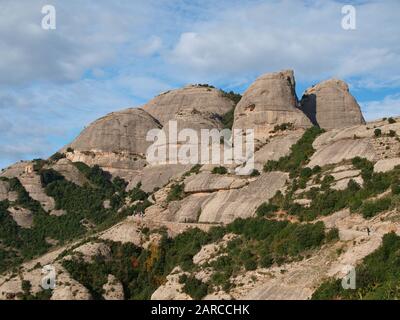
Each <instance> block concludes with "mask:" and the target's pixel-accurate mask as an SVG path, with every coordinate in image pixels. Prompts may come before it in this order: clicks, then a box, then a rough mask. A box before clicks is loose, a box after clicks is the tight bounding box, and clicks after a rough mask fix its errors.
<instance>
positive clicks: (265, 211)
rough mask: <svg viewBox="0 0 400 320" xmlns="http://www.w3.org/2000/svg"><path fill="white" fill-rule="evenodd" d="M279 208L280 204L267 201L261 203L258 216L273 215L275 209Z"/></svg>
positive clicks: (257, 211)
mask: <svg viewBox="0 0 400 320" xmlns="http://www.w3.org/2000/svg"><path fill="white" fill-rule="evenodd" d="M278 209H279V207H278V206H276V205H274V204H272V203H266V202H264V203H263V204H261V205H260V206H259V207H258V208H257V210H256V213H257V216H259V217H264V216H266V217H270V216H271V215H273V214H274V213H275V211H277V210H278Z"/></svg>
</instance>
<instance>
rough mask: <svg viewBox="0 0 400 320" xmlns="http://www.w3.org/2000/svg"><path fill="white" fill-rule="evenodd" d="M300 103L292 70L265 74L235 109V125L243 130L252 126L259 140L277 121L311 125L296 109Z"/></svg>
mask: <svg viewBox="0 0 400 320" xmlns="http://www.w3.org/2000/svg"><path fill="white" fill-rule="evenodd" d="M297 104H298V101H297V97H296V92H295V80H294V75H293V71H292V70H285V71H281V72H276V73H269V74H265V75H263V76H261V77H259V78H258V79H257V80H256V81H255V82H254V83H253V84H252V85H251V86H250V87H249V88H248V89H247V90H246V92H245V93H244V94H243V97H242V99H241V100H240V101H239V103H238V105H237V106H236V109H235V120H234V124H233V127H234V128H235V129H243V130H244V129H248V128H252V129H254V130H255V137H256V138H257V139H262V138H265V137H267V136H269V135H270V132H271V131H272V130H273V129H274V127H275V125H277V124H282V123H292V124H293V125H294V127H295V128H299V127H300V128H307V127H311V126H312V124H311V122H310V120H309V119H308V118H307V116H306V115H305V114H304V113H303V112H302V111H301V110H300V109H298V108H297Z"/></svg>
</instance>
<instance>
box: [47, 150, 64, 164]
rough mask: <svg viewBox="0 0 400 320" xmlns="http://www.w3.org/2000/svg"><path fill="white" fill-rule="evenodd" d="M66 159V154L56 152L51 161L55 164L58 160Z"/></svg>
mask: <svg viewBox="0 0 400 320" xmlns="http://www.w3.org/2000/svg"><path fill="white" fill-rule="evenodd" d="M64 158H65V154H63V153H60V152H56V153H55V154H53V155H52V156H51V157H50V160H51V161H53V162H57V161H58V160H61V159H64Z"/></svg>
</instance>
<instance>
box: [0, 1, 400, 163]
mask: <svg viewBox="0 0 400 320" xmlns="http://www.w3.org/2000/svg"><path fill="white" fill-rule="evenodd" d="M48 4H50V5H53V6H54V7H55V8H56V29H55V30H44V29H42V27H41V22H42V18H43V17H44V15H43V14H42V13H41V10H42V7H43V6H44V5H48ZM344 4H352V5H353V6H354V7H355V9H356V29H355V30H344V29H343V28H342V26H341V21H342V18H343V16H344V15H343V14H342V11H341V10H342V7H343V5H344ZM399 12H400V1H398V0H393V1H390V0H387V1H383V0H382V1H378V0H376V1H366V0H365V1H334V0H323V1H322V0H315V1H313V0H304V1H301V0H292V1H278V0H271V1H267V0H264V1H259V0H254V1H253V0H249V1H243V0H241V1H235V0H233V1H232V0H229V1H228V0H227V1H216V0H201V1H200V0H199V1H197V0H190V1H189V0H187V1H183V0H181V1H174V0H157V1H155V0H154V1H153V0H142V1H139V0H137V1H132V0H119V1H108V0H96V1H95V0H91V1H90V0H87V1H82V0H68V1H65V0H62V1H56V0H44V1H42V0H18V1H16V0H0V168H2V167H5V166H7V165H9V164H11V163H13V162H15V161H18V160H21V159H32V158H39V157H42V158H45V157H48V156H49V155H51V154H52V153H54V152H55V151H56V150H58V149H59V148H60V147H62V146H63V145H64V144H66V143H67V142H69V141H71V140H72V139H73V138H74V137H75V136H76V135H77V134H78V133H79V132H80V131H81V130H82V129H83V128H84V126H85V125H87V124H88V123H89V122H91V121H93V120H95V119H96V118H98V117H100V116H102V115H104V114H106V113H108V112H111V111H114V110H118V109H122V108H125V107H132V106H138V105H141V104H143V103H144V102H146V101H147V100H148V99H150V98H151V97H153V96H154V95H156V94H158V93H160V92H161V91H165V90H167V89H171V88H177V87H180V86H183V85H185V84H188V83H210V84H213V85H215V86H217V87H220V88H223V89H225V90H234V91H237V92H243V91H244V90H245V89H246V88H247V86H248V85H249V84H250V83H251V82H252V81H253V80H254V79H255V78H256V77H257V76H259V75H260V74H263V73H265V72H272V71H278V70H281V69H288V68H291V69H294V70H295V76H296V81H297V89H296V90H297V94H298V95H299V96H300V97H301V95H302V93H303V91H304V90H305V89H306V88H307V87H308V86H310V85H312V84H315V83H317V82H319V81H321V80H324V79H327V78H331V77H337V78H341V79H344V80H346V81H347V82H348V83H349V84H350V87H351V92H352V94H353V95H354V96H356V98H357V99H358V101H359V103H360V105H361V107H362V110H363V112H364V115H365V117H366V118H367V119H368V120H371V119H375V118H379V117H384V116H388V115H400V90H399V88H400V19H399V18H398V14H399Z"/></svg>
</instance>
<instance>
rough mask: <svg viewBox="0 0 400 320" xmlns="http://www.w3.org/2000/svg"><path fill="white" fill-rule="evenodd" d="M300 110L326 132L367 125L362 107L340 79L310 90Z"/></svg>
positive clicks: (303, 99) (306, 93)
mask: <svg viewBox="0 0 400 320" xmlns="http://www.w3.org/2000/svg"><path fill="white" fill-rule="evenodd" d="M300 108H301V109H302V110H303V111H304V113H305V114H306V115H307V116H308V117H309V119H310V120H311V122H312V123H314V124H316V125H319V126H320V127H321V128H324V129H326V130H330V129H336V128H345V127H351V126H355V125H360V124H365V120H364V117H363V115H362V113H361V109H360V106H359V105H358V103H357V101H356V99H355V98H354V97H353V96H352V95H351V93H350V91H349V86H348V85H347V83H346V82H344V81H342V80H338V79H329V80H326V81H323V82H321V83H319V84H317V85H315V86H312V87H311V88H308V89H307V90H306V91H305V93H304V95H303V97H302V99H301V103H300Z"/></svg>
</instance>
